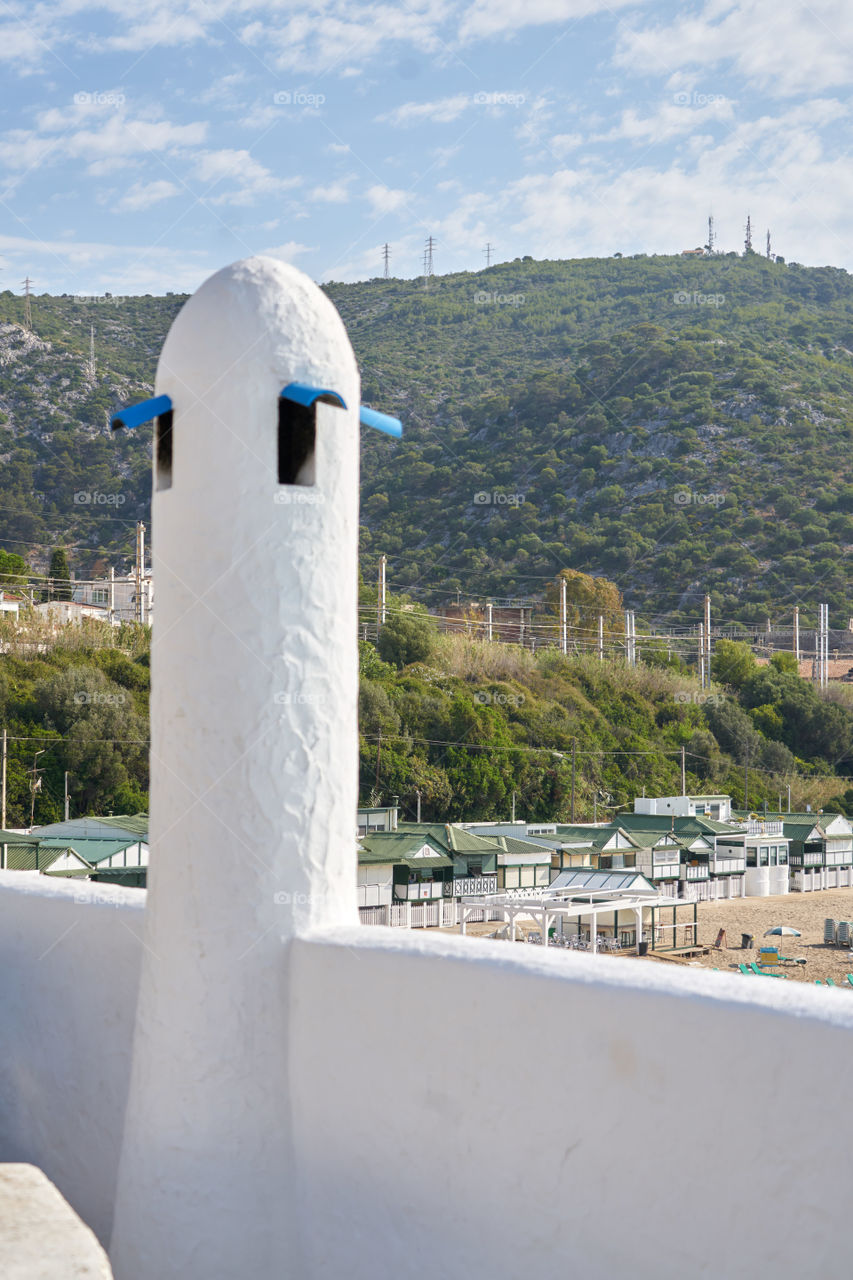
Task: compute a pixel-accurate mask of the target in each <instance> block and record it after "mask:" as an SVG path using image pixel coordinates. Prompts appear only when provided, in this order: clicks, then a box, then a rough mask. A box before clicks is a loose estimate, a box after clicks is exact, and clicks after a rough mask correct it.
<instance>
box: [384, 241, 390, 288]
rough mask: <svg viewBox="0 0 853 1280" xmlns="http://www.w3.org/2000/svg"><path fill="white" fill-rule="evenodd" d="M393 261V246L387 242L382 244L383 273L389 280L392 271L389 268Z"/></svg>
mask: <svg viewBox="0 0 853 1280" xmlns="http://www.w3.org/2000/svg"><path fill="white" fill-rule="evenodd" d="M390 261H391V246H390V244H388V243H387V242H386V243H385V244H383V246H382V268H383V270H382V274H383V276H384V277H385V279H386V280H387V279H388V277H389V276H390V274H391V272H390V271H389V270H388V264H389V262H390Z"/></svg>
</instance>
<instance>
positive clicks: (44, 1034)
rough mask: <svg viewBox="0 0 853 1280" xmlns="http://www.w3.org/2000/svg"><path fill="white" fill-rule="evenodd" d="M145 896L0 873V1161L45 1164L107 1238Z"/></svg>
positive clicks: (127, 1077)
mask: <svg viewBox="0 0 853 1280" xmlns="http://www.w3.org/2000/svg"><path fill="white" fill-rule="evenodd" d="M144 903H145V892H144V890H142V889H124V888H121V887H119V886H117V885H96V884H91V883H89V882H88V881H72V880H51V879H48V878H47V877H45V876H39V875H29V874H28V873H27V872H21V871H2V872H0V1160H4V1161H16V1160H18V1161H29V1162H31V1163H32V1164H36V1165H38V1166H39V1168H41V1169H43V1170H44V1172H45V1173H46V1174H47V1176H48V1177H49V1178H50V1180H51V1181H52V1182H54V1183H55V1184H56V1186H57V1187H58V1188H59V1190H60V1191H61V1192H62V1194H63V1195H64V1196H65V1198H66V1199H67V1200H68V1201H69V1203H70V1204H71V1205H72V1206H73V1208H74V1209H75V1210H76V1211H77V1212H78V1213H79V1214H80V1216H81V1217H82V1218H83V1219H84V1220H85V1221H86V1222H87V1223H88V1224H89V1226H90V1227H92V1228H93V1229H94V1230H95V1231H96V1232H97V1234H98V1236H99V1237H100V1239H101V1240H102V1241H103V1242H104V1243H107V1242H108V1241H109V1236H110V1228H111V1225H112V1214H113V1201H114V1197H115V1180H116V1172H117V1168H118V1158H119V1147H120V1144H121V1130H122V1123H123V1120H124V1110H125V1103H126V1100H127V1090H128V1084H129V1080H130V1059H131V1045H132V1040H133V1021H134V1015H135V1012H136V995H137V989H138V985H139V967H140V960H141V957H142V947H141V944H140V939H141V937H142V931H143V924H144V912H143V907H144Z"/></svg>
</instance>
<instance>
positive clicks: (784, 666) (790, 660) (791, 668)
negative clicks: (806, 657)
mask: <svg viewBox="0 0 853 1280" xmlns="http://www.w3.org/2000/svg"><path fill="white" fill-rule="evenodd" d="M770 665H771V667H775V668H776V670H777V671H781V672H782V674H783V675H787V676H798V675H799V674H800V664H799V663H798V662H797V659H796V658H795V657H794V655H793V653H785V652H782V653H774V654H773V657H772V658H771V659H770Z"/></svg>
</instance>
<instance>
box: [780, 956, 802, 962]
mask: <svg viewBox="0 0 853 1280" xmlns="http://www.w3.org/2000/svg"><path fill="white" fill-rule="evenodd" d="M779 963H780V964H805V963H806V957H805V956H780V957H779Z"/></svg>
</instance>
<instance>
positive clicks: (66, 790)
mask: <svg viewBox="0 0 853 1280" xmlns="http://www.w3.org/2000/svg"><path fill="white" fill-rule="evenodd" d="M65 821H66V822H67V821H68V770H67V769H66V770H65Z"/></svg>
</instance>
